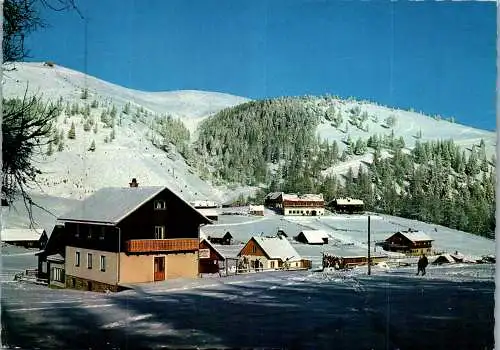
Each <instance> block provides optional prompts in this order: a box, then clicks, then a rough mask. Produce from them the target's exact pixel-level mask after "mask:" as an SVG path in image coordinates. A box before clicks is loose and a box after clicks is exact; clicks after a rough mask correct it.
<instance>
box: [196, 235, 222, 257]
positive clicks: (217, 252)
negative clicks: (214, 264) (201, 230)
mask: <svg viewBox="0 0 500 350" xmlns="http://www.w3.org/2000/svg"><path fill="white" fill-rule="evenodd" d="M202 242H205V243H206V245H208V246H209V247H210V248H211V249H213V250H214V252H215V254H217V255H218V256H219V257H220V258H221V259H222V260H225V259H226V257H225V256H224V254H222V253H221V252H220V251H219V250H218V249H217V248H215V247H214V245H213V244H212V243H210V241H209V240H208V239H206V238H202V239H201V240H200V244H201V243H202Z"/></svg>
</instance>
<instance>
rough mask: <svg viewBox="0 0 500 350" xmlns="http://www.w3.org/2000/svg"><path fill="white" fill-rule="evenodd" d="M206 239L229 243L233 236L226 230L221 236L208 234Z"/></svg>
mask: <svg viewBox="0 0 500 350" xmlns="http://www.w3.org/2000/svg"><path fill="white" fill-rule="evenodd" d="M207 240H208V241H210V243H213V244H221V245H231V241H232V240H233V236H232V235H231V233H230V232H229V231H228V232H226V233H225V234H224V236H222V237H214V236H208V237H207Z"/></svg>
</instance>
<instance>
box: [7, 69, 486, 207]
mask: <svg viewBox="0 0 500 350" xmlns="http://www.w3.org/2000/svg"><path fill="white" fill-rule="evenodd" d="M2 89H3V96H4V98H12V97H22V96H23V95H24V94H25V92H26V91H27V94H28V95H29V96H31V95H37V96H41V97H42V98H43V99H46V100H48V101H52V102H53V103H59V104H60V105H61V106H62V107H63V109H64V111H62V113H61V114H60V115H59V117H58V120H57V123H56V129H57V130H58V132H59V133H60V135H62V136H63V139H64V141H63V143H64V145H63V147H61V150H57V149H54V150H52V151H51V152H49V151H48V150H42V155H41V156H40V158H39V159H38V161H39V168H40V169H41V170H42V172H43V174H41V175H40V176H39V177H38V180H39V182H40V184H41V187H40V188H34V189H33V194H35V195H37V196H38V198H45V200H46V203H53V202H54V203H55V202H57V200H52V199H50V198H64V199H66V200H67V201H71V200H78V199H82V198H84V197H85V196H88V195H89V194H91V193H93V192H94V191H96V190H97V189H99V188H102V187H106V186H127V185H128V182H129V181H130V180H131V178H137V180H138V182H139V183H140V185H144V186H147V185H166V186H169V187H171V188H172V189H173V190H175V191H177V192H179V193H180V194H181V195H183V196H184V197H185V198H186V199H187V200H194V199H212V200H216V201H225V200H226V199H228V198H229V197H231V198H232V197H235V196H237V195H238V194H239V193H244V192H247V193H251V191H252V188H250V187H248V188H243V187H241V188H237V189H233V188H232V189H231V190H230V191H229V190H227V188H225V187H224V186H218V187H216V186H213V185H211V184H210V183H209V182H207V181H205V180H202V179H201V178H200V175H203V174H199V173H198V170H197V169H196V168H194V167H192V166H191V165H189V164H188V163H186V161H185V159H184V158H183V157H182V156H181V155H180V154H179V152H177V150H176V148H175V147H174V148H173V149H171V150H170V151H168V152H165V151H163V150H161V149H159V148H157V147H155V146H153V145H152V142H151V135H150V132H151V123H152V120H153V119H154V118H155V115H156V116H158V115H161V116H162V117H164V116H165V115H167V114H168V115H171V116H173V117H174V118H180V120H181V121H182V122H183V124H184V125H185V126H186V128H187V129H188V130H189V133H190V135H191V141H192V140H193V139H196V137H197V131H198V125H199V123H200V122H201V121H203V120H204V119H206V118H207V117H209V116H211V115H214V114H215V113H217V112H219V111H220V110H222V109H225V108H228V107H233V106H236V105H239V104H242V103H245V102H248V101H250V100H249V99H246V98H243V97H238V96H233V95H229V94H223V93H214V92H204V91H172V92H144V91H137V90H132V89H128V88H124V87H121V86H118V85H115V84H112V83H109V82H105V81H103V80H100V79H97V78H95V77H91V76H89V75H86V74H83V73H81V72H77V71H74V70H71V69H68V68H65V67H61V66H58V65H54V64H47V63H43V62H31V63H16V64H14V65H9V66H5V67H4V72H3V78H2ZM303 103H304V106H305V108H306V109H308V110H309V111H312V113H315V114H317V115H321V116H322V117H321V120H320V123H319V125H318V127H317V129H316V133H317V134H318V136H319V137H320V138H321V139H327V140H329V141H332V140H337V141H345V139H346V137H347V135H349V136H350V137H351V138H352V140H353V141H355V140H356V139H357V138H363V139H365V140H366V138H368V137H369V136H370V135H373V134H377V133H378V134H381V135H387V134H388V133H390V132H391V130H393V132H394V134H395V136H396V137H398V138H399V137H402V138H403V139H404V141H405V144H406V147H407V148H411V147H413V145H414V143H415V141H416V140H417V138H418V139H420V140H421V141H423V142H424V141H428V140H438V139H441V140H444V139H453V140H454V142H455V144H459V145H461V146H463V147H464V149H467V148H471V147H472V145H478V144H479V142H480V140H481V139H483V140H484V141H485V144H486V152H487V154H488V156H491V155H494V154H495V146H496V134H495V133H494V132H490V131H485V130H479V129H475V128H472V127H468V126H464V125H460V124H457V123H452V122H450V121H448V120H444V119H443V118H435V117H434V118H433V117H430V116H426V115H423V114H420V113H415V112H412V111H403V110H397V109H392V108H389V107H383V106H379V105H377V104H375V103H372V102H364V101H354V100H341V99H338V98H321V97H319V98H303ZM75 106H76V108H77V109H78V111H77V112H76V113H73V112H70V110H71V109H73V108H75ZM127 106H128V108H129V109H130V111H128V112H125V110H126V109H127ZM84 109H86V110H87V113H88V116H87V117H85V116H84V115H83V114H84V112H83V111H84ZM110 109H115V110H116V111H117V112H116V113H117V119H116V120H117V121H118V120H121V123H118V122H117V123H116V124H115V128H114V129H113V128H111V127H110V125H106V123H105V122H103V121H102V117H101V116H102V114H103V113H105V112H106V113H109V111H110ZM330 112H331V113H330ZM328 114H330V115H329V116H327V115H328ZM335 114H336V115H340V114H342V115H343V121H342V123H341V124H339V125H336V126H334V123H333V122H332V115H333V117H334V116H335ZM323 116H324V117H323ZM354 117H355V118H354ZM388 118H389V119H390V118H393V119H394V123H392V125H391V126H390V127H388V126H387V120H388ZM85 120H92V127H91V128H89V127H88V125H87V127H86V125H85V123H86V122H85ZM360 121H361V122H360ZM72 124H74V125H75V134H76V137H75V138H74V139H69V138H68V133H69V131H70V128H71V125H72ZM113 130H114V131H113ZM93 143H94V144H95V150H93V151H90V150H89V149H90V148H91V147H90V146H91V145H92V144H93ZM339 145H340V146H341V147H345V145H344V143H342V142H339ZM382 156H387V154H385V153H383V154H382ZM371 158H372V155H371V153H370V152H369V153H367V154H364V155H360V156H355V155H353V156H352V157H350V159H348V160H347V161H346V162H340V163H338V164H336V165H334V166H333V167H331V168H329V169H327V170H325V172H328V173H335V174H338V173H345V172H347V170H348V169H349V168H350V167H353V168H354V169H357V167H358V166H359V164H366V162H371ZM204 178H206V177H204ZM47 198H49V199H47ZM68 203H69V202H68ZM54 206H57V205H56V204H54Z"/></svg>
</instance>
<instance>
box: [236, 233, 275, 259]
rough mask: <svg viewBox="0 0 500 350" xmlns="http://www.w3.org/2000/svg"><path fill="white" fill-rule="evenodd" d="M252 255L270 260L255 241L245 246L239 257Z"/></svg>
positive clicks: (252, 240) (250, 241)
mask: <svg viewBox="0 0 500 350" xmlns="http://www.w3.org/2000/svg"><path fill="white" fill-rule="evenodd" d="M243 255H251V256H264V257H266V258H267V259H270V258H269V256H268V255H267V254H266V252H265V251H264V250H263V249H262V248H261V246H260V245H259V244H258V243H257V241H256V240H255V239H253V238H252V239H251V240H249V241H248V242H247V244H245V246H244V247H243V249H241V251H240V252H239V253H238V256H243Z"/></svg>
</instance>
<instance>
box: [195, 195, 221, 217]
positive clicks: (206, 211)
mask: <svg viewBox="0 0 500 350" xmlns="http://www.w3.org/2000/svg"><path fill="white" fill-rule="evenodd" d="M191 205H192V206H193V207H194V208H195V209H196V210H198V211H199V212H200V213H201V214H203V215H204V216H206V217H207V218H209V219H210V220H212V221H218V220H219V213H218V212H217V210H216V208H218V207H219V205H218V204H217V203H215V202H214V201H209V200H197V201H193V202H191Z"/></svg>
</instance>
